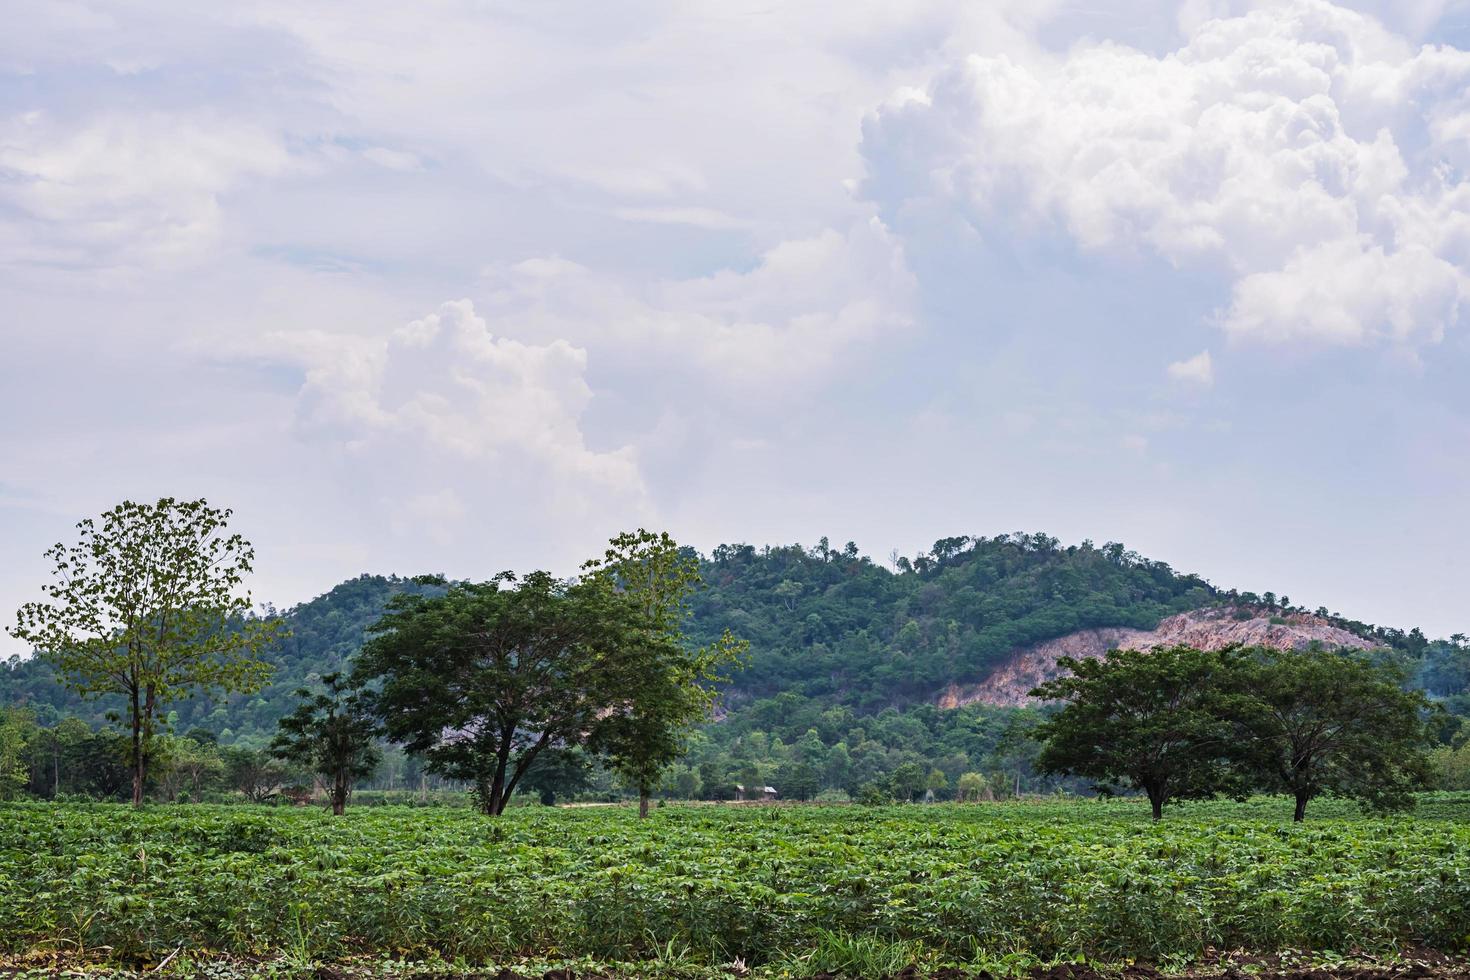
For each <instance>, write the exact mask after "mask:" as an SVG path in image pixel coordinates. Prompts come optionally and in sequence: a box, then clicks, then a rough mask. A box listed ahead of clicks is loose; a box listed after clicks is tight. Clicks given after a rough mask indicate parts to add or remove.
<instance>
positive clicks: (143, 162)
mask: <svg viewBox="0 0 1470 980" xmlns="http://www.w3.org/2000/svg"><path fill="white" fill-rule="evenodd" d="M290 165H291V158H290V155H289V153H288V152H287V149H286V147H285V144H284V142H283V140H282V138H281V137H280V136H279V135H277V134H275V133H272V132H270V131H269V130H267V129H265V128H263V127H260V126H257V125H253V124H251V123H248V122H239V121H234V120H230V119H224V118H219V117H216V116H214V115H211V114H203V115H184V116H180V115H170V114H165V113H144V114H135V115H121V114H110V115H104V116H99V117H97V118H93V119H89V120H86V121H84V122H81V123H78V124H68V123H64V122H59V121H55V120H52V119H51V118H50V117H49V116H47V115H46V114H45V113H27V114H26V115H24V116H21V117H19V118H14V119H11V120H10V121H9V123H8V124H5V125H4V126H3V128H0V205H3V206H4V207H6V208H8V209H10V210H11V211H12V213H13V214H15V215H16V217H15V218H13V219H12V221H11V222H9V223H8V224H7V225H5V226H0V264H6V263H24V264H28V265H33V264H41V265H59V266H70V267H77V266H86V267H98V266H101V267H109V266H118V265H123V266H136V265H144V264H152V263H160V262H161V263H169V264H172V263H178V262H194V261H197V260H198V259H199V258H200V257H201V255H200V253H201V252H202V251H203V250H205V249H206V248H207V247H208V246H209V245H211V244H212V243H213V242H214V241H215V240H216V239H217V238H218V237H219V235H220V232H221V228H222V224H223V216H222V214H223V212H222V207H221V203H220V199H221V197H222V196H223V195H224V194H225V193H226V192H228V191H229V190H230V189H231V188H233V187H235V186H236V185H238V184H239V183H241V182H242V181H244V180H246V179H248V178H250V177H256V176H272V175H278V174H281V173H283V172H284V171H286V170H287V169H288V167H289V166H290Z"/></svg>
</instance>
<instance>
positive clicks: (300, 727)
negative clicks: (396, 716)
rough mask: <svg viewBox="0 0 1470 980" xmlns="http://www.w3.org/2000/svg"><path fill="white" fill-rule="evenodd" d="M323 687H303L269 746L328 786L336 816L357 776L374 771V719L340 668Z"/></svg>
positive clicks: (379, 758)
mask: <svg viewBox="0 0 1470 980" xmlns="http://www.w3.org/2000/svg"><path fill="white" fill-rule="evenodd" d="M322 686H323V687H324V688H325V690H324V691H322V692H321V693H318V694H313V693H312V692H311V691H310V690H308V689H306V688H301V689H300V690H298V691H297V692H296V696H297V697H298V698H300V699H301V703H300V704H298V705H297V707H296V710H295V711H293V712H291V713H290V714H289V715H287V716H286V717H284V718H282V719H281V720H280V723H279V730H278V731H277V732H276V737H275V738H274V739H273V740H272V741H271V751H272V752H273V753H274V754H275V755H277V756H278V757H280V758H282V759H287V760H289V761H291V762H295V763H297V764H298V765H300V766H302V767H303V768H305V769H307V770H309V771H310V772H312V773H313V774H314V775H316V777H317V778H318V779H320V780H321V781H322V783H323V784H324V785H325V786H326V787H327V796H328V798H329V799H330V800H331V802H332V812H333V813H334V814H336V815H337V816H341V815H342V813H343V812H344V811H346V809H347V798H348V796H350V795H351V794H352V787H353V785H354V784H356V783H357V782H358V780H361V779H366V778H368V777H369V776H371V775H372V774H373V773H374V772H375V771H377V768H378V764H379V763H380V762H382V761H383V754H382V753H381V752H380V751H378V746H377V742H376V739H377V736H378V723H377V721H376V720H375V719H374V718H373V716H372V714H371V713H370V711H369V710H368V707H367V704H366V702H365V699H364V698H363V696H362V694H361V693H360V692H359V691H358V690H357V689H355V688H354V687H353V686H352V685H351V684H350V683H349V682H348V681H347V679H346V678H345V677H343V676H342V675H341V674H340V673H332V674H327V675H326V676H325V677H323V678H322Z"/></svg>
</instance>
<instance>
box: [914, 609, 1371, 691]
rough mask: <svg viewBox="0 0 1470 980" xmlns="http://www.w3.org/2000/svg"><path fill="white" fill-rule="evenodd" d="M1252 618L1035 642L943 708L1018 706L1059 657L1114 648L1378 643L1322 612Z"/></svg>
mask: <svg viewBox="0 0 1470 980" xmlns="http://www.w3.org/2000/svg"><path fill="white" fill-rule="evenodd" d="M1250 612H1251V616H1250V618H1248V619H1238V618H1237V615H1238V611H1237V610H1235V609H1230V608H1225V609H1201V610H1197V611H1195V612H1187V613H1180V614H1179V615H1177V616H1170V617H1169V618H1168V619H1166V620H1164V621H1163V622H1161V623H1159V625H1158V627H1157V628H1156V629H1152V630H1136V629H1128V628H1126V627H1119V628H1109V629H1092V630H1082V631H1081V632H1080V633H1071V634H1069V635H1067V636H1063V637H1059V638H1057V639H1055V640H1047V641H1046V642H1045V643H1038V644H1036V645H1035V646H1029V647H1023V648H1021V649H1019V650H1017V651H1016V652H1015V653H1013V654H1012V655H1011V657H1010V658H1009V659H1008V660H1006V661H1005V662H1004V663H1002V664H1001V665H1000V666H999V667H997V668H996V669H995V670H994V671H993V672H992V673H991V674H990V676H989V677H987V678H985V680H983V681H981V682H980V683H978V684H951V685H950V686H949V687H948V688H946V689H945V690H944V692H943V693H942V694H941V695H940V696H939V700H938V705H939V707H941V708H957V707H959V706H960V705H962V704H975V703H977V702H978V703H982V704H994V705H1006V706H1011V707H1017V706H1020V705H1025V704H1029V703H1032V698H1031V697H1030V694H1029V693H1028V692H1030V690H1031V689H1032V688H1033V687H1035V686H1036V685H1037V684H1040V683H1041V682H1043V681H1048V680H1051V679H1052V678H1053V677H1056V676H1057V675H1058V674H1060V673H1062V671H1061V668H1059V667H1058V666H1057V661H1058V660H1059V659H1061V658H1062V657H1072V658H1074V659H1078V660H1081V659H1084V658H1094V659H1095V658H1097V657H1101V656H1103V655H1104V654H1106V653H1107V652H1108V651H1109V650H1115V649H1123V650H1152V649H1153V648H1155V647H1161V646H1162V647H1170V646H1179V645H1181V644H1182V645H1184V646H1191V647H1197V648H1199V649H1201V650H1219V649H1221V648H1222V647H1227V646H1231V645H1233V644H1242V645H1244V646H1266V647H1275V648H1277V649H1279V650H1302V649H1305V648H1306V647H1308V646H1310V645H1312V644H1313V643H1320V644H1321V645H1322V646H1324V647H1330V648H1335V649H1344V648H1351V649H1357V650H1367V649H1369V648H1371V647H1372V646H1373V643H1372V642H1371V641H1369V640H1365V639H1363V638H1362V637H1361V636H1358V635H1357V634H1356V633H1349V632H1348V631H1347V630H1343V629H1338V628H1337V627H1336V626H1333V625H1332V624H1331V623H1329V622H1327V621H1326V620H1324V619H1321V618H1319V617H1317V616H1311V615H1308V614H1305V613H1290V614H1288V615H1287V616H1285V617H1284V618H1285V620H1286V621H1285V622H1284V623H1273V622H1271V617H1270V616H1268V615H1264V614H1261V613H1260V612H1259V611H1258V610H1251V611H1250Z"/></svg>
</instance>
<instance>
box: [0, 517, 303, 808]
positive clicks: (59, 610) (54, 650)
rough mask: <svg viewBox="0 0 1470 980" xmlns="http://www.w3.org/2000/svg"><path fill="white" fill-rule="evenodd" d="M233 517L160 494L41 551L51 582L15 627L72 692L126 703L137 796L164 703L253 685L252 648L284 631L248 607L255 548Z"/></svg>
mask: <svg viewBox="0 0 1470 980" xmlns="http://www.w3.org/2000/svg"><path fill="white" fill-rule="evenodd" d="M230 516H231V512H230V511H229V510H220V509H217V508H214V507H211V506H209V504H208V503H207V502H206V501H204V500H183V501H180V500H174V499H173V498H171V497H165V498H163V499H162V500H159V501H158V502H157V503H155V504H138V503H133V502H132V501H124V502H123V503H121V504H119V505H118V506H116V507H114V508H113V509H111V510H109V511H107V512H106V513H105V514H103V515H102V516H101V518H100V520H96V521H94V520H92V519H90V518H89V519H87V520H84V521H82V522H81V523H80V524H78V525H77V531H78V538H79V540H78V542H77V543H76V544H74V545H71V546H70V547H68V546H66V545H64V544H57V545H55V546H54V547H53V548H51V549H50V550H49V551H47V552H46V557H47V558H49V559H50V560H51V561H52V562H53V563H54V566H55V567H54V579H55V580H54V581H53V582H52V583H51V584H49V585H47V586H45V587H44V591H45V593H46V599H45V600H44V601H41V602H31V603H27V604H26V605H25V606H23V607H22V608H21V610H20V612H19V614H18V615H17V619H16V625H15V627H14V628H13V629H12V630H11V634H12V635H13V636H15V637H16V638H17V639H20V640H23V641H25V642H27V643H30V644H31V645H32V646H34V647H35V648H36V650H37V652H38V653H39V654H40V655H41V656H42V657H44V658H46V659H47V660H49V661H50V662H51V663H52V664H53V665H54V666H55V667H56V669H57V671H58V672H59V673H60V674H61V675H62V677H63V678H64V679H65V681H66V683H67V684H68V685H70V686H71V687H72V688H74V689H75V690H76V691H78V693H80V694H82V695H83V696H88V697H91V696H100V695H106V694H119V695H121V696H122V697H123V699H124V700H125V701H126V704H127V725H128V731H129V736H130V737H129V756H128V761H129V763H130V765H131V768H132V775H133V804H134V805H135V806H139V805H141V804H142V802H143V791H144V788H145V786H146V785H147V781H148V766H149V761H150V757H151V755H152V752H153V742H154V738H155V737H156V736H157V734H158V733H159V731H160V727H161V724H162V723H161V719H162V718H163V717H164V712H165V709H166V707H167V706H168V705H169V704H170V703H172V702H174V701H177V700H179V699H181V698H185V697H188V696H190V695H193V694H198V693H204V694H212V693H215V692H222V691H253V690H256V689H258V688H259V686H260V685H261V684H262V683H263V682H264V680H265V678H266V677H267V676H268V675H269V673H270V666H269V665H268V664H266V663H265V662H263V661H262V660H260V659H259V655H260V653H261V652H262V651H263V650H264V649H266V648H267V647H268V646H269V645H270V644H272V643H274V642H275V641H276V640H277V639H278V638H279V637H280V636H282V635H283V634H284V626H283V624H282V623H281V622H280V620H278V619H266V620H261V619H255V618H253V617H252V616H251V603H250V594H249V592H247V591H244V588H243V585H244V581H245V576H246V575H248V574H249V573H250V571H251V568H252V566H253V565H254V561H255V550H254V549H253V548H252V547H251V545H250V542H248V541H246V540H245V539H244V538H243V537H241V536H240V535H239V534H233V533H230V531H229V519H230Z"/></svg>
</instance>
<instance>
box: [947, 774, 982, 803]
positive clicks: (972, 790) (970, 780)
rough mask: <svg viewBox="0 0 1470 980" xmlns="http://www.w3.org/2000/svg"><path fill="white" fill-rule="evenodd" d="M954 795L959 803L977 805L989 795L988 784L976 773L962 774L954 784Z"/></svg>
mask: <svg viewBox="0 0 1470 980" xmlns="http://www.w3.org/2000/svg"><path fill="white" fill-rule="evenodd" d="M955 791H956V795H957V796H958V797H959V800H960V802H961V803H978V802H979V801H980V800H983V799H985V798H986V797H987V796H988V795H989V793H990V784H989V783H987V782H986V780H985V777H984V776H982V775H981V774H980V773H978V772H967V773H963V774H962V775H961V776H960V778H959V782H958V783H956V784H955Z"/></svg>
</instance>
